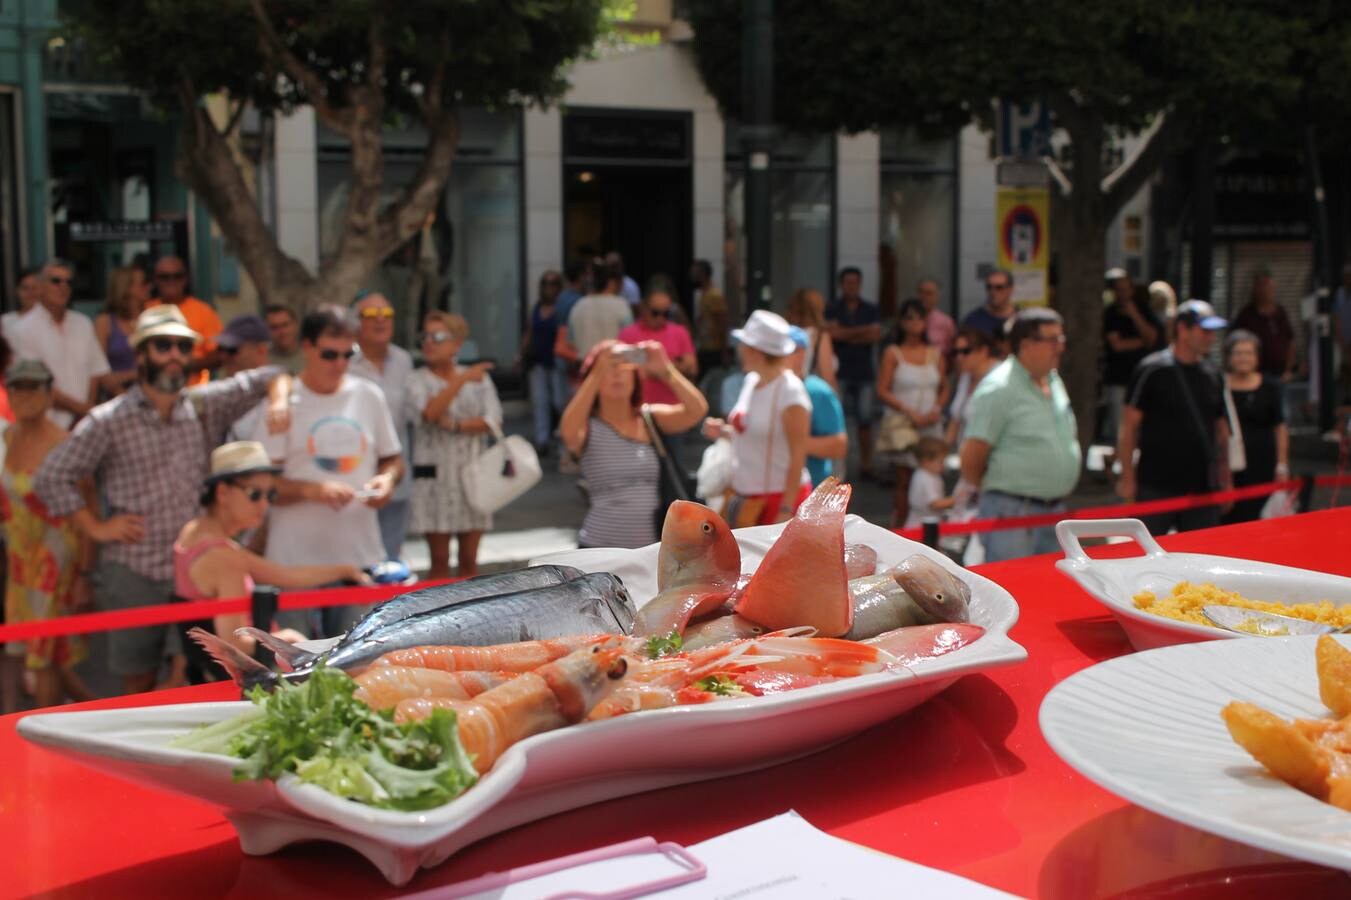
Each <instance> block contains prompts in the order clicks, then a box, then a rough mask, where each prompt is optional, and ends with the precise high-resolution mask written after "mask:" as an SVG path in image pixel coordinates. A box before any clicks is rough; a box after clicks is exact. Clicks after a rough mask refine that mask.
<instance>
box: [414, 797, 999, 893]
mask: <svg viewBox="0 0 1351 900" xmlns="http://www.w3.org/2000/svg"><path fill="white" fill-rule="evenodd" d="M689 851H690V853H691V854H693V855H694V857H695V858H696V859H698V860H699V861H700V862H702V863H703V864H704V865H705V866H707V867H708V875H707V876H706V877H704V878H703V879H701V880H699V881H695V882H693V883H691V884H686V885H682V886H680V887H676V888H672V889H670V890H666V891H662V892H661V893H659V894H652V895H650V896H653V897H659V898H661V900H769V898H773V900H873V898H878V900H882V898H887V900H893V898H896V897H915V898H925V900H968V898H969V900H995V898H1007V897H1011V896H1013V895H1012V894H1006V893H1004V892H1003V891H997V890H995V889H994V888H991V887H986V886H985V885H983V884H978V883H976V882H974V881H970V880H968V879H965V878H962V877H960V876H957V875H953V874H951V873H948V872H943V871H940V870H938V869H930V868H928V867H927V866H921V865H919V864H917V863H912V862H909V861H907V860H904V859H899V858H897V857H894V856H889V855H887V854H885V853H880V852H878V851H875V850H870V849H868V848H866V847H861V846H859V845H858V844H854V843H851V842H849V841H846V840H842V839H840V838H837V837H834V836H832V835H829V834H826V833H825V832H824V831H821V830H819V829H817V828H815V827H813V826H812V825H811V824H810V823H809V822H807V820H805V819H803V818H802V817H801V816H799V815H798V814H797V813H796V812H791V811H790V812H787V813H784V814H783V815H780V816H775V817H774V818H772V819H766V820H764V821H763V822H757V823H756V824H754V825H748V826H747V827H745V828H741V829H738V830H736V831H731V832H728V833H727V834H724V835H720V836H718V837H715V838H711V839H710V840H707V841H704V842H703V843H701V844H695V845H694V846H692V847H690V848H689ZM678 871H680V868H679V867H678V866H677V865H676V864H675V863H674V862H672V861H670V860H668V859H666V858H665V857H663V856H659V855H652V854H643V855H641V856H634V857H626V858H623V859H616V860H607V861H604V862H599V863H591V864H589V865H586V866H579V867H577V868H574V869H569V870H568V871H566V872H557V873H553V874H550V875H545V876H541V877H539V878H536V879H532V880H530V881H527V882H522V883H519V884H514V885H510V886H509V887H506V888H498V889H495V890H492V891H488V892H486V893H482V894H477V895H474V896H475V898H485V900H486V898H493V900H545V898H548V897H552V896H557V895H558V894H566V893H569V892H576V891H589V892H593V893H606V892H611V891H618V890H622V889H624V888H632V887H634V886H636V885H639V884H643V883H644V882H649V881H652V880H653V879H656V878H661V877H664V876H666V875H670V874H675V873H676V872H678ZM451 893H454V889H453V888H452V889H451ZM437 894H439V891H430V892H428V894H427V897H428V898H431V897H434V896H436V895H437Z"/></svg>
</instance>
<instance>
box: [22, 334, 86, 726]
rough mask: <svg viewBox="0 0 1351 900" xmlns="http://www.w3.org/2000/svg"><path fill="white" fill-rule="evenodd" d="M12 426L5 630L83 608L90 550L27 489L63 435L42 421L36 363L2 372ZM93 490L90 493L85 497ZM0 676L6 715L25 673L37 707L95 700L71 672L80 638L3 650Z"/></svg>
mask: <svg viewBox="0 0 1351 900" xmlns="http://www.w3.org/2000/svg"><path fill="white" fill-rule="evenodd" d="M5 384H6V386H7V387H8V389H9V397H10V403H11V404H12V406H13V409H14V415H15V422H14V424H13V425H12V426H11V427H9V428H8V429H6V430H5V433H4V445H5V456H4V469H3V470H0V485H3V492H0V503H2V504H3V505H2V506H0V515H3V518H4V523H5V544H6V547H7V550H8V560H9V565H8V567H7V569H8V574H7V577H6V583H5V619H4V621H5V622H6V623H7V624H9V625H18V624H19V623H21V622H34V621H40V620H42V619H54V618H56V617H57V616H62V615H67V614H69V613H72V612H78V611H80V610H81V609H82V608H84V607H87V606H88V604H89V584H88V582H87V581H86V578H85V573H86V572H88V571H89V568H90V564H91V561H92V559H93V552H92V549H93V548H92V547H90V546H89V545H88V542H87V541H85V540H84V539H83V538H81V537H80V534H79V532H78V530H77V529H76V528H75V525H74V523H73V522H72V521H71V520H70V519H69V518H62V519H56V518H53V517H52V516H51V515H50V514H49V513H48V512H47V509H46V507H45V506H44V505H43V503H42V500H41V499H40V498H39V497H38V495H37V492H36V491H35V490H34V488H33V476H34V475H35V474H36V473H37V470H38V467H39V466H40V465H42V461H43V460H44V459H46V457H47V454H48V453H50V452H51V450H52V448H53V447H55V446H56V445H57V444H59V443H61V441H63V440H65V438H66V430H65V429H64V428H62V427H61V426H60V425H57V424H55V423H54V422H52V421H51V420H50V419H48V418H47V411H48V410H49V409H51V407H52V373H51V371H50V370H49V369H48V368H47V366H46V365H44V364H43V363H42V362H40V361H38V360H36V359H24V360H20V361H19V362H17V363H16V364H15V365H14V366H13V367H12V368H10V369H9V371H8V372H7V373H6V375H5ZM90 493H92V492H90ZM3 653H4V655H3V658H2V662H3V667H4V672H3V677H0V686H3V691H2V693H3V697H0V701H2V702H0V706H3V711H4V712H5V713H11V712H15V711H16V710H17V709H18V703H19V694H20V690H21V683H22V679H23V672H24V670H25V669H27V670H28V671H29V672H31V673H32V674H33V676H34V680H35V682H36V690H35V692H34V699H35V701H36V703H37V705H38V706H40V707H41V706H55V705H56V704H58V703H60V702H61V701H62V700H63V699H64V698H66V697H69V698H71V699H73V700H93V699H94V695H93V694H92V693H91V692H90V691H89V689H88V688H87V687H85V685H84V683H83V682H82V681H81V680H80V678H79V676H78V675H76V674H75V666H76V664H78V663H79V662H80V661H82V660H83V659H84V658H85V644H84V641H83V639H81V638H79V637H50V638H35V639H34V640H31V641H11V642H9V643H7V644H5V645H4V651H3Z"/></svg>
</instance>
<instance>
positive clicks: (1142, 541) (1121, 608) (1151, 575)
mask: <svg viewBox="0 0 1351 900" xmlns="http://www.w3.org/2000/svg"><path fill="white" fill-rule="evenodd" d="M1055 534H1056V538H1057V539H1058V540H1059V541H1060V547H1061V549H1063V550H1064V551H1065V558H1064V559H1062V560H1060V561H1059V562H1057V563H1056V564H1055V565H1056V568H1057V569H1059V570H1060V571H1061V572H1063V573H1065V574H1066V575H1068V576H1069V577H1071V578H1073V579H1074V580H1075V581H1076V582H1078V584H1079V586H1080V587H1082V588H1083V589H1084V590H1085V591H1087V592H1088V593H1089V594H1090V595H1092V596H1093V597H1094V599H1096V600H1098V602H1100V603H1101V604H1102V605H1103V606H1105V607H1107V609H1108V610H1110V611H1111V613H1112V615H1114V616H1116V619H1117V621H1118V622H1120V623H1121V627H1122V628H1123V629H1124V630H1125V632H1126V637H1127V638H1128V639H1129V640H1130V642H1131V646H1133V647H1134V648H1135V649H1136V650H1149V649H1152V648H1154V647H1167V646H1170V645H1172V644H1185V643H1191V642H1193V641H1214V640H1220V639H1224V638H1243V637H1250V636H1251V637H1257V635H1243V634H1239V633H1237V632H1233V631H1226V630H1224V629H1223V628H1212V627H1210V626H1209V625H1195V624H1192V623H1191V622H1181V621H1178V620H1177V619H1169V618H1167V617H1165V616H1156V615H1154V614H1153V613H1148V612H1144V611H1143V610H1141V609H1138V608H1136V606H1135V601H1134V599H1133V598H1134V597H1135V595H1136V594H1138V593H1140V592H1141V591H1152V592H1154V594H1155V595H1157V596H1160V597H1162V596H1165V595H1167V594H1168V593H1170V592H1171V591H1172V590H1173V586H1174V585H1176V584H1178V583H1180V582H1183V581H1189V582H1192V583H1205V582H1213V583H1214V584H1215V585H1217V586H1218V587H1221V588H1223V589H1225V590H1227V591H1237V592H1238V593H1240V594H1242V595H1243V596H1244V597H1247V598H1248V599H1250V600H1262V601H1266V602H1271V603H1316V602H1318V601H1321V600H1331V601H1332V602H1333V603H1335V604H1337V605H1339V606H1340V605H1344V604H1347V603H1351V578H1342V577H1341V576H1338V575H1328V574H1327V573H1325V572H1313V571H1310V570H1309V569H1296V568H1293V567H1291V566H1278V565H1274V564H1272V563H1263V562H1256V561H1254V560H1250V559H1238V558H1234V557H1229V556H1211V555H1209V554H1203V553H1169V552H1168V551H1166V550H1164V549H1163V548H1162V547H1160V546H1159V544H1158V542H1157V541H1155V540H1154V538H1153V537H1151V536H1150V534H1149V531H1148V530H1147V529H1146V528H1145V525H1144V523H1143V522H1141V521H1140V520H1139V519H1067V520H1065V521H1063V522H1061V523H1059V524H1058V525H1056V527H1055ZM1118 536H1121V537H1130V538H1133V539H1134V540H1135V541H1136V542H1137V543H1138V544H1139V545H1140V547H1141V548H1142V549H1143V550H1144V551H1145V555H1144V556H1134V557H1129V558H1126V559H1093V558H1091V557H1090V556H1089V555H1088V554H1087V553H1085V552H1084V549H1083V547H1082V546H1080V543H1079V542H1080V540H1081V539H1083V538H1090V537H1118Z"/></svg>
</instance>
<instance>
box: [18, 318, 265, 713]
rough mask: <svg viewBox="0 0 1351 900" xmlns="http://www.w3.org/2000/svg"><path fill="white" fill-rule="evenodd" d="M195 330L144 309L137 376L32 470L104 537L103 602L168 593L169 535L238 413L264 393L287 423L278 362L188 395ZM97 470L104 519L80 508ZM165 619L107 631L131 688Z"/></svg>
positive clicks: (154, 652)
mask: <svg viewBox="0 0 1351 900" xmlns="http://www.w3.org/2000/svg"><path fill="white" fill-rule="evenodd" d="M200 342H201V335H199V334H198V333H197V332H195V331H193V330H192V329H191V328H189V327H188V324H187V321H186V320H185V319H184V318H183V313H182V312H181V311H180V310H179V309H178V307H177V306H175V305H173V304H163V305H160V306H157V307H154V308H152V309H148V310H146V311H145V312H143V313H141V315H140V317H139V318H138V319H137V320H136V330H135V331H133V332H132V335H131V345H132V348H133V349H134V350H135V352H136V365H137V381H136V383H135V384H133V385H132V386H131V388H130V389H129V390H128V391H127V392H126V393H124V394H122V395H121V396H119V397H115V398H114V399H112V400H109V401H108V402H107V403H103V404H100V405H99V406H96V407H94V409H93V410H91V411H90V413H89V415H88V416H86V417H85V418H84V419H83V420H81V421H80V423H79V424H78V425H77V426H76V427H75V430H74V431H73V432H72V433H71V436H70V437H69V438H68V439H67V440H66V441H65V442H64V443H62V444H59V445H58V446H57V447H56V449H54V450H53V451H52V452H51V453H50V454H49V455H48V456H47V458H46V460H44V461H43V463H42V466H41V468H39V469H38V473H37V477H36V482H35V484H36V487H37V492H38V496H40V497H41V498H42V501H43V502H44V503H45V504H46V505H47V508H48V509H49V510H50V511H51V513H52V515H55V516H71V517H72V518H73V520H74V522H75V525H76V527H78V528H79V529H80V530H81V531H82V532H84V533H85V534H86V535H87V536H88V537H89V538H90V539H91V540H93V541H95V542H97V543H100V544H103V545H104V547H103V549H102V552H101V554H100V556H101V561H100V567H99V574H98V579H97V587H96V589H95V593H94V599H95V603H96V605H98V606H99V607H100V608H102V609H121V608H127V607H136V606H149V605H153V604H157V603H167V602H168V601H169V599H170V597H171V596H172V594H173V545H174V538H175V537H176V536H177V535H178V532H179V529H181V528H182V527H183V525H184V523H186V522H187V521H188V520H189V519H191V518H192V517H193V516H195V515H196V514H197V507H198V493H199V491H200V489H201V485H202V481H203V479H205V478H206V470H207V454H208V452H209V451H210V450H211V449H212V448H214V447H215V446H217V445H218V444H220V443H221V442H222V440H223V439H224V437H225V433H226V430H227V429H228V428H229V427H230V423H232V422H233V421H234V420H235V419H237V418H239V417H240V416H241V415H243V414H244V413H245V412H246V411H248V410H249V409H250V408H251V407H253V406H255V405H257V404H258V402H259V401H260V400H262V399H263V397H264V395H270V397H271V400H272V407H273V409H274V411H275V415H273V416H269V420H270V421H272V422H273V423H274V427H278V428H280V427H283V426H284V423H285V409H286V400H287V395H288V393H289V388H290V385H289V380H290V379H289V377H278V376H280V375H282V372H281V370H280V369H276V368H271V367H269V368H263V369H252V370H250V371H246V372H240V373H238V374H236V375H234V376H232V377H230V378H225V379H222V380H220V381H217V382H214V383H211V384H208V385H204V386H202V387H200V388H196V389H194V390H193V391H192V396H191V398H189V395H188V393H187V392H185V391H184V386H185V384H186V382H187V376H188V368H189V365H190V364H191V361H192V359H193V353H194V351H195V349H196V347H197V345H198V344H199V343H200ZM96 473H97V474H98V475H99V477H100V479H101V481H102V484H103V487H104V490H105V492H106V494H107V504H108V512H109V514H108V518H106V519H99V518H98V517H97V516H95V515H94V513H92V512H90V511H89V510H88V509H86V508H85V504H84V498H83V497H82V495H81V493H80V483H81V482H82V481H84V480H85V479H89V478H92V477H93V476H94V475H95V474H96ZM168 634H169V631H168V629H167V628H166V627H165V626H163V625H158V626H151V627H148V628H132V629H121V630H118V631H114V632H111V633H110V635H109V639H108V644H109V667H110V668H111V669H112V671H113V672H114V673H115V674H117V675H120V676H121V677H122V684H123V687H124V689H125V690H126V691H127V692H128V693H134V692H138V691H145V690H149V689H151V688H153V687H154V686H155V678H156V675H157V673H158V672H159V668H160V665H161V663H162V661H163V659H164V656H165V653H166V647H167V648H168V649H169V650H175V649H177V641H176V639H175V640H174V641H172V642H168Z"/></svg>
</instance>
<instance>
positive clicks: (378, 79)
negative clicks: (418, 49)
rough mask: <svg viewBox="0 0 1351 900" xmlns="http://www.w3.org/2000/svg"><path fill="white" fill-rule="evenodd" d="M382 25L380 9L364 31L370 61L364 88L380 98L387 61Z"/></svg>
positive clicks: (383, 88)
mask: <svg viewBox="0 0 1351 900" xmlns="http://www.w3.org/2000/svg"><path fill="white" fill-rule="evenodd" d="M384 24H385V16H384V9H383V7H381V8H380V9H379V12H378V13H375V14H374V15H372V16H371V23H370V27H369V28H368V29H367V31H366V40H367V44H368V46H369V53H370V59H369V61H368V62H367V69H366V86H367V87H368V88H370V89H371V90H372V91H374V92H376V93H379V94H380V95H382V96H383V95H384V90H385V85H384V80H385V65H386V60H387V59H388V52H387V47H386V45H385V36H384V33H383V28H384Z"/></svg>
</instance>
